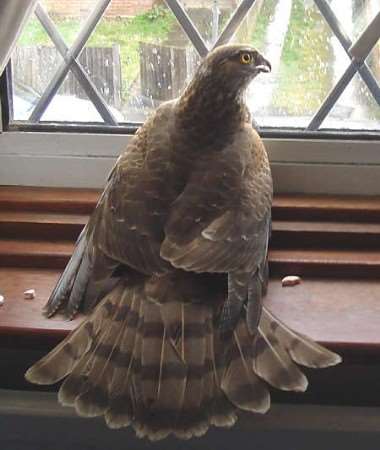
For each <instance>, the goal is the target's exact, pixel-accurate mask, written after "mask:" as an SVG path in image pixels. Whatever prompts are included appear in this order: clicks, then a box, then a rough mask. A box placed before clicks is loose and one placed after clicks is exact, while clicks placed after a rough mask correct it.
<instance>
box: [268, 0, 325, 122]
mask: <svg viewBox="0 0 380 450" xmlns="http://www.w3.org/2000/svg"><path fill="white" fill-rule="evenodd" d="M330 37H331V30H330V29H329V27H328V26H327V25H326V23H325V22H324V20H323V19H322V18H321V16H320V14H318V12H317V10H316V7H315V6H313V7H310V8H307V9H305V6H304V2H303V0H293V5H292V14H291V17H290V23H289V27H288V31H287V35H286V39H285V43H284V47H283V53H282V58H281V66H280V72H279V79H280V82H279V86H278V89H277V90H276V91H275V93H274V98H273V105H274V107H275V108H278V109H279V110H280V111H281V112H282V113H283V114H291V115H301V116H302V115H311V114H313V113H314V112H315V111H316V110H317V109H318V107H319V106H320V105H321V102H322V101H323V99H324V97H325V96H326V94H327V93H328V92H329V89H330V87H331V86H332V78H333V72H332V71H333V65H332V64H329V63H328V61H330V55H331V54H332V53H333V50H332V48H331V44H330Z"/></svg>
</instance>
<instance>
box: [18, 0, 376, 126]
mask: <svg viewBox="0 0 380 450" xmlns="http://www.w3.org/2000/svg"><path fill="white" fill-rule="evenodd" d="M379 38H380V7H379V3H378V1H377V0H343V1H342V0H340V1H338V0H314V1H313V0H281V1H279V0H256V1H255V0H242V1H241V2H240V3H239V2H237V0H210V1H204V0H167V1H166V3H165V2H156V1H153V0H144V1H135V0H129V1H127V0H125V1H116V0H111V1H110V0H86V1H78V0H65V1H58V0H41V1H40V2H39V3H38V6H37V8H36V11H35V15H34V16H33V17H32V18H31V19H30V21H29V23H28V25H27V27H26V28H25V30H24V32H23V34H22V36H21V38H20V40H19V42H18V46H17V48H16V50H15V52H14V54H13V57H12V68H11V73H12V75H11V77H10V79H11V87H12V96H11V98H10V101H11V103H12V104H11V111H12V112H13V114H12V115H11V117H10V125H11V127H12V125H25V126H27V125H32V124H47V123H67V122H70V123H82V124H84V123H92V124H96V125H109V126H120V125H126V124H136V123H141V122H143V121H144V119H145V117H146V115H147V114H148V113H150V112H151V111H152V110H153V109H154V108H155V107H157V105H159V104H160V103H161V102H162V101H166V100H169V99H172V98H175V97H177V96H178V95H179V94H180V93H181V91H182V89H183V88H184V86H185V85H186V83H187V82H188V80H189V79H190V78H191V76H192V75H193V73H194V71H195V69H196V67H197V65H198V64H199V61H200V59H201V57H203V56H205V55H206V54H207V52H208V51H209V49H211V48H213V47H214V46H215V45H218V44H220V43H225V42H229V41H231V40H232V41H236V42H239V41H240V42H247V43H251V44H253V45H254V46H256V47H257V48H259V49H260V50H261V51H262V52H263V53H264V54H265V55H266V56H267V58H268V59H269V60H270V61H271V62H272V67H273V70H272V73H271V74H270V75H265V76H264V75H263V76H261V77H259V78H257V79H256V80H255V81H253V83H252V85H251V88H250V89H249V91H248V94H247V95H248V97H247V100H248V104H249V105H250V107H251V110H252V111H253V113H254V117H255V119H256V121H257V122H258V124H259V125H260V127H262V128H268V129H271V128H272V129H273V128H275V129H278V128H282V129H295V130H298V131H299V130H306V131H315V130H340V131H342V130H361V131H362V130H365V131H372V132H374V131H375V132H376V131H380V106H379V105H380V86H379V83H380V41H379ZM258 87H259V89H258Z"/></svg>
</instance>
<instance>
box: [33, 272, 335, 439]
mask: <svg viewBox="0 0 380 450" xmlns="http://www.w3.org/2000/svg"><path fill="white" fill-rule="evenodd" d="M176 292H178V293H177V294H174V293H173V291H172V293H171V296H172V298H170V299H168V301H166V302H164V303H155V302H153V301H152V300H151V299H148V298H147V289H146V287H145V286H144V282H143V281H141V280H140V281H138V282H135V284H134V285H133V286H130V285H129V286H128V287H127V286H126V285H125V283H124V282H122V281H121V282H119V284H118V285H117V286H116V287H115V288H114V289H113V290H112V291H111V292H110V293H109V294H108V295H107V296H106V297H105V298H104V299H103V300H102V301H101V303H99V305H98V306H97V308H96V309H95V310H94V312H93V313H92V315H91V316H89V317H88V318H87V319H85V320H84V322H83V323H82V324H81V325H80V326H79V327H78V328H77V329H76V330H74V331H73V332H72V333H71V334H70V335H69V336H68V337H67V338H66V339H65V340H64V341H63V342H62V343H61V344H60V345H58V346H57V347H56V348H55V349H54V350H53V351H52V352H50V353H49V354H48V355H47V356H45V357H44V358H43V359H41V360H40V361H38V362H37V363H36V364H35V365H34V366H33V367H31V368H30V369H29V370H28V371H27V373H26V378H27V380H29V381H30V382H32V383H36V384H53V383H56V382H57V381H60V380H62V379H63V378H65V381H64V382H63V384H62V385H61V387H60V390H59V394H58V396H59V401H60V402H61V403H62V404H63V405H70V406H74V407H75V409H76V411H77V413H78V414H79V415H82V416H87V417H94V416H100V415H104V417H105V420H106V422H107V425H108V426H109V427H111V428H121V427H125V426H128V425H131V426H132V427H133V428H134V429H135V431H136V434H137V435H138V436H139V437H148V438H149V439H151V440H158V439H162V438H165V437H167V436H168V435H169V434H174V435H175V436H177V437H179V438H185V439H186V438H190V437H192V436H201V435H203V434H204V433H205V432H206V431H207V429H208V428H209V426H211V425H215V426H224V427H228V426H232V425H233V424H234V423H235V422H236V420H237V415H236V412H237V410H239V409H241V410H247V411H251V412H256V413H264V412H266V411H267V410H268V408H269V406H270V395H269V390H268V386H267V385H268V384H270V385H272V386H274V387H276V388H279V389H282V390H292V391H304V390H305V389H306V387H307V379H306V377H305V375H304V374H303V373H302V372H301V371H300V369H299V368H298V367H297V365H296V364H301V365H304V366H307V367H315V368H320V367H327V366H331V365H334V364H337V363H338V362H340V357H339V356H338V355H336V354H334V353H332V352H330V351H328V350H326V349H325V348H323V347H321V346H320V345H318V344H316V343H314V342H313V341H312V340H310V339H309V338H307V337H305V336H301V335H300V334H298V333H295V332H293V331H291V330H289V329H288V328H287V327H286V326H285V325H284V324H283V323H281V322H280V321H278V320H277V319H276V318H275V317H274V316H273V315H272V314H271V313H270V312H269V311H268V310H266V309H265V308H264V309H263V313H262V316H261V320H260V324H259V327H258V332H257V335H256V337H254V338H253V337H252V335H251V334H250V333H249V332H248V329H247V325H246V320H245V319H244V318H243V317H242V318H241V320H240V321H239V323H238V325H237V327H236V329H235V331H234V333H233V334H232V335H231V338H230V339H231V340H230V342H229V343H228V344H229V351H228V352H227V353H226V351H225V348H226V343H225V342H223V341H221V340H220V338H219V335H218V333H219V332H218V331H217V329H218V326H217V323H218V321H217V314H218V311H219V309H220V308H216V307H215V304H210V303H209V304H205V303H202V304H201V303H190V302H186V301H185V299H183V298H178V297H179V296H180V295H181V289H178V291H176Z"/></svg>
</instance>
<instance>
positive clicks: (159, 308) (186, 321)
mask: <svg viewBox="0 0 380 450" xmlns="http://www.w3.org/2000/svg"><path fill="white" fill-rule="evenodd" d="M269 70H270V65H269V63H268V62H267V61H266V60H265V59H264V58H263V57H262V56H261V55H260V54H259V53H258V52H257V51H256V50H255V49H253V48H251V47H248V46H241V45H231V46H224V47H220V48H218V49H217V50H215V51H213V52H212V53H211V54H210V55H209V56H208V57H207V58H206V59H205V61H204V62H203V63H202V65H201V66H200V68H199V70H198V72H197V74H196V75H195V77H194V79H193V81H192V82H191V83H190V85H189V86H188V88H187V89H186V90H185V92H184V93H183V95H182V96H181V97H180V98H179V99H178V100H175V101H172V102H168V103H165V104H164V105H162V106H161V107H159V108H158V110H157V111H156V113H155V114H154V115H153V116H152V117H151V118H150V119H148V120H147V122H146V123H145V124H144V125H143V126H142V127H141V128H140V130H139V131H138V132H137V134H136V135H135V136H134V138H133V139H132V141H131V143H130V144H129V145H128V148H127V151H126V153H124V154H123V155H122V156H121V157H120V158H119V159H118V161H117V164H116V165H115V167H114V169H113V170H112V172H111V174H110V177H109V180H108V183H107V185H106V188H105V190H104V192H103V194H102V196H101V199H100V200H99V203H98V205H97V207H96V209H95V211H94V213H93V214H92V216H91V218H90V220H89V222H88V224H87V226H86V227H85V229H84V230H83V232H82V234H81V236H80V237H79V239H78V242H77V246H76V249H75V251H74V254H73V256H72V258H71V260H70V262H69V264H68V266H67V267H66V269H65V271H64V273H63V274H62V276H61V278H60V280H59V282H58V284H57V286H56V287H55V289H54V291H53V293H52V295H51V297H50V299H49V301H48V303H47V305H46V315H47V316H52V315H53V314H55V313H56V312H57V311H58V310H60V309H63V310H64V311H65V313H66V314H67V315H68V317H70V318H71V317H73V316H74V315H75V313H76V312H77V310H78V309H82V310H84V311H86V312H89V313H90V315H89V316H88V317H87V318H86V319H85V320H84V321H83V323H82V324H81V325H80V326H79V327H78V328H77V329H76V330H75V331H73V332H72V333H71V334H70V335H69V336H68V337H67V338H66V339H65V340H64V341H63V342H62V343H61V344H60V345H59V346H58V347H57V348H55V349H54V350H53V351H52V352H51V353H49V354H48V355H47V356H45V357H44V358H43V359H42V360H41V361H39V362H37V363H36V364H35V365H34V366H33V367H31V368H30V369H29V370H28V372H27V374H26V377H27V379H28V380H29V381H31V382H34V383H39V384H52V383H55V382H57V381H59V380H62V379H65V380H64V382H63V384H62V385H61V388H60V391H59V400H60V402H61V403H62V404H64V405H72V406H74V407H75V408H76V410H77V412H78V414H80V415H83V416H89V417H93V416H99V415H104V417H105V420H106V423H107V424H108V426H109V427H111V428H120V427H124V426H128V425H131V426H133V427H134V429H135V430H136V433H137V435H138V436H140V437H143V436H146V437H148V438H149V439H152V440H153V439H161V438H164V437H166V436H168V435H169V434H174V435H176V436H178V437H180V438H189V437H191V436H200V435H202V434H204V433H205V432H206V431H207V429H208V428H209V426H210V425H216V426H231V425H233V424H234V423H235V421H236V418H237V415H236V413H237V411H238V410H239V409H241V410H247V411H252V412H258V413H263V412H265V411H267V410H268V408H269V405H270V395H269V389H268V384H269V385H272V386H274V387H276V388H279V389H283V390H293V391H304V390H305V389H306V387H307V380H306V377H305V376H304V375H303V373H302V372H301V371H300V369H299V368H298V367H297V365H296V364H301V365H304V366H308V367H326V366H330V365H333V364H336V363H338V362H339V361H340V358H339V357H338V356H337V355H335V354H334V353H331V352H329V351H328V350H326V349H324V348H322V347H321V346H319V345H317V344H315V343H314V342H313V341H311V340H310V339H308V338H306V337H305V336H301V335H299V334H297V333H295V332H293V331H291V330H289V329H288V328H287V327H286V326H285V325H284V324H283V323H281V322H280V321H279V320H277V319H276V318H275V317H274V316H273V315H272V314H271V313H270V312H269V311H267V310H266V308H265V307H264V308H263V307H262V298H263V296H264V295H265V292H266V285H267V273H268V268H267V248H268V239H269V234H270V210H271V201H272V179H271V173H270V168H269V163H268V158H267V155H266V152H265V149H264V146H263V144H262V141H261V140H260V138H259V136H258V134H257V133H256V132H255V131H254V130H253V128H252V126H251V122H250V117H249V113H248V111H247V109H246V107H245V105H244V100H243V93H244V90H245V88H246V86H247V85H248V83H249V82H250V81H251V80H252V78H254V76H255V75H257V74H258V73H259V72H261V71H269Z"/></svg>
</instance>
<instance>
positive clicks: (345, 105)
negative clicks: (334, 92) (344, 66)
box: [320, 60, 380, 130]
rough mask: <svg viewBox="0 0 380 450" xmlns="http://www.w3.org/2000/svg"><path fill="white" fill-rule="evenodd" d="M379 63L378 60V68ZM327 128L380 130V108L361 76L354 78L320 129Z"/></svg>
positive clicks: (357, 75)
mask: <svg viewBox="0 0 380 450" xmlns="http://www.w3.org/2000/svg"><path fill="white" fill-rule="evenodd" d="M379 62H380V61H379V60H377V67H378V68H379V67H380V66H379ZM369 65H370V66H371V64H369ZM377 70H379V69H377ZM374 73H375V72H374ZM377 75H379V74H378V73H377ZM326 128H334V129H336V128H338V129H351V130H380V106H379V105H378V103H377V102H376V100H375V99H374V97H373V96H372V94H371V92H370V91H369V90H368V87H367V86H366V84H365V83H364V82H363V80H362V78H361V77H360V75H359V74H356V75H355V76H354V78H353V79H352V80H351V82H350V84H349V85H348V86H347V87H346V89H345V90H344V92H343V94H342V95H341V96H340V98H339V100H338V101H337V103H336V104H335V105H334V107H333V108H332V109H331V111H330V113H329V115H328V116H327V117H326V119H325V120H324V122H323V123H322V124H321V126H320V129H326Z"/></svg>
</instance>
